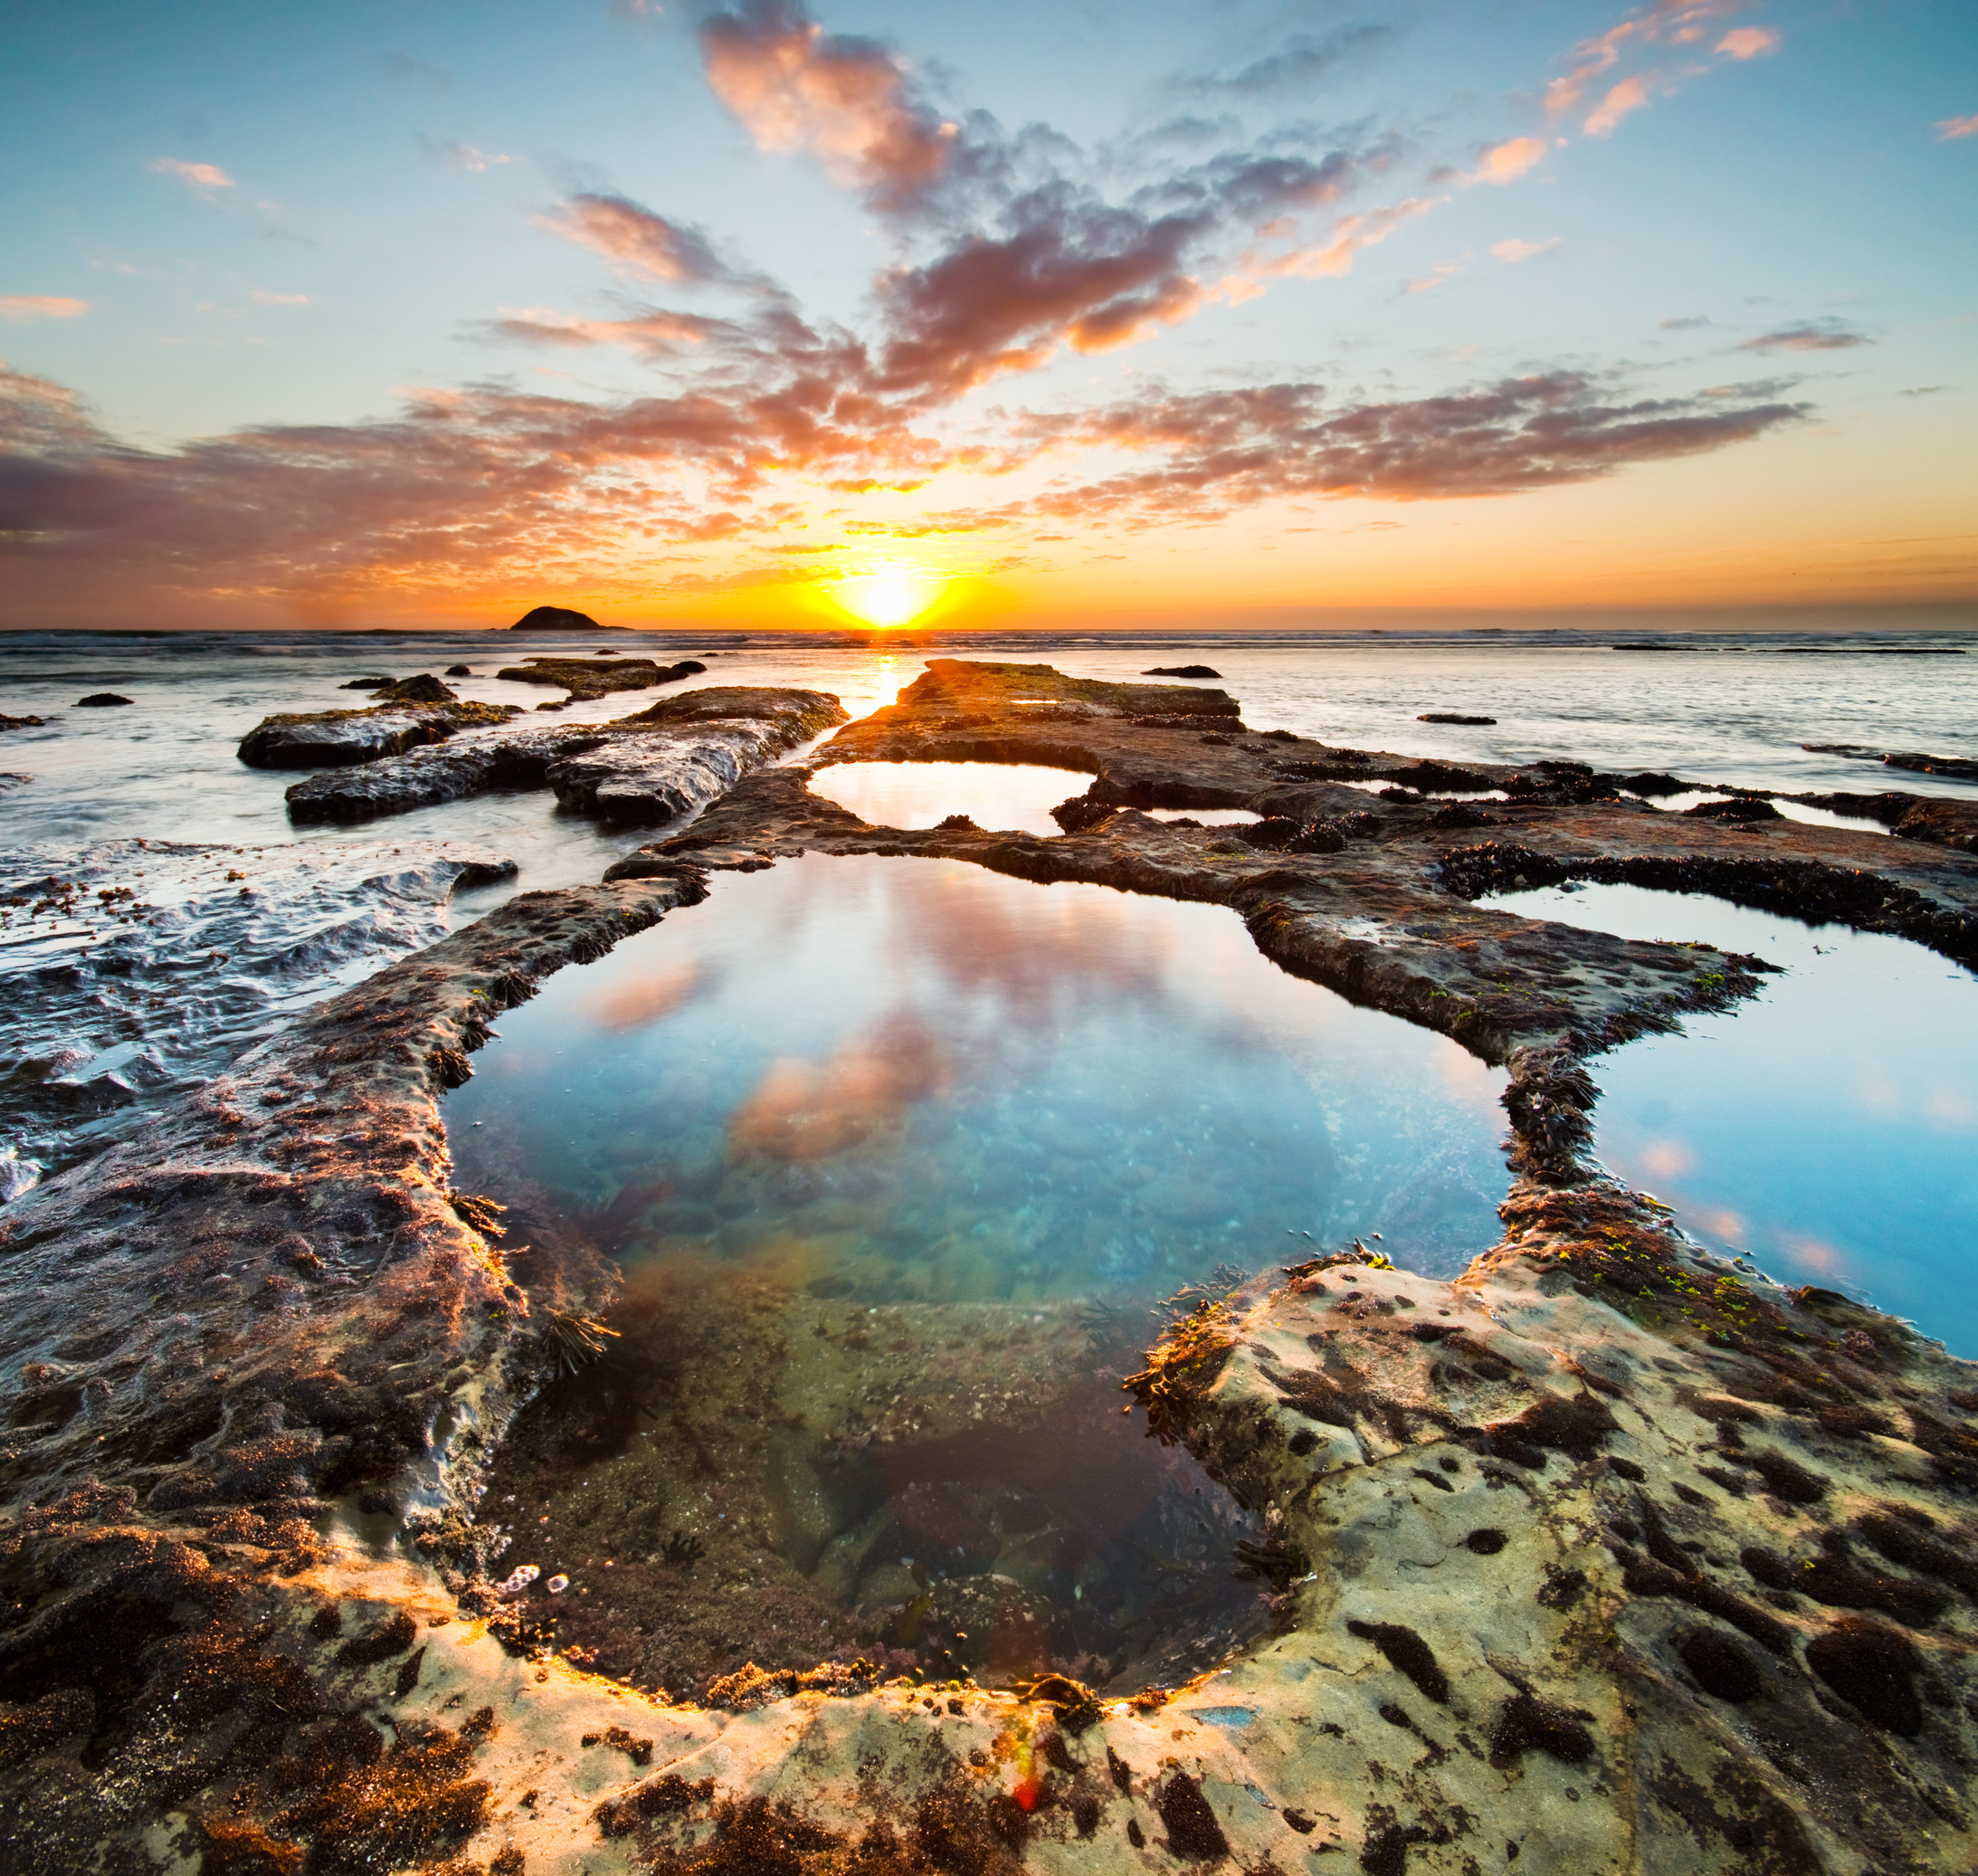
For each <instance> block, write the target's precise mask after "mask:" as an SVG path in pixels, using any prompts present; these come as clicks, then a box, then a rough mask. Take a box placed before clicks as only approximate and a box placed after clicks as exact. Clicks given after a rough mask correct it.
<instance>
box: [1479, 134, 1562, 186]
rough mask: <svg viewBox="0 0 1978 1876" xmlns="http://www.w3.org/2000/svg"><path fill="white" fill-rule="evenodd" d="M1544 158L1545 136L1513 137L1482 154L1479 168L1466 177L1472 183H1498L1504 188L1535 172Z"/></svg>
mask: <svg viewBox="0 0 1978 1876" xmlns="http://www.w3.org/2000/svg"><path fill="white" fill-rule="evenodd" d="M1544 160H1545V138H1543V137H1514V138H1511V140H1510V141H1509V142H1508V143H1500V144H1498V146H1497V147H1496V148H1494V149H1488V150H1486V151H1485V152H1484V153H1483V157H1482V160H1481V161H1479V163H1478V165H1477V167H1476V168H1475V169H1474V170H1473V171H1472V172H1471V173H1470V174H1469V176H1466V177H1465V178H1464V180H1465V181H1467V182H1471V183H1495V184H1497V185H1498V186H1499V187H1502V186H1503V185H1504V184H1506V183H1513V182H1516V181H1517V179H1518V177H1519V176H1526V175H1528V174H1529V173H1530V172H1531V171H1532V170H1534V169H1536V167H1538V165H1539V164H1540V163H1542V162H1543V161H1544Z"/></svg>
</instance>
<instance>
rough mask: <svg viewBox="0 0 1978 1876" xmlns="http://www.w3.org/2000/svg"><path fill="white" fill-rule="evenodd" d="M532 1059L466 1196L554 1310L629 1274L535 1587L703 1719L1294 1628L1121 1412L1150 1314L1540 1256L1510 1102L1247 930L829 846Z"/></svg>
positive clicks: (1199, 1658)
mask: <svg viewBox="0 0 1978 1876" xmlns="http://www.w3.org/2000/svg"><path fill="white" fill-rule="evenodd" d="M1058 798H1061V796H1060V797H1058ZM500 1029H501V1034H500V1038H499V1040H498V1041H496V1042H494V1043H490V1045H489V1047H488V1048H487V1049H485V1050H484V1051H483V1052H481V1053H480V1055H479V1056H478V1057H477V1058H476V1062H475V1066H476V1074H475V1077H474V1079H473V1080H472V1081H471V1082H469V1083H468V1085H467V1086H466V1087H464V1088H462V1089H461V1090H458V1091H457V1092H455V1093H454V1094H452V1095H451V1096H450V1097H449V1098H448V1100H447V1108H446V1119H447V1124H448V1131H449V1138H450V1141H451V1143H452V1149H453V1152H454V1155H455V1159H456V1183H457V1185H458V1186H460V1187H461V1188H462V1189H465V1190H470V1191H478V1192H482V1193H486V1194H488V1195H491V1196H493V1197H494V1198H496V1199H498V1200H499V1201H500V1202H502V1203H503V1204H505V1205H509V1207H510V1208H511V1210H510V1212H509V1216H508V1218H507V1221H506V1222H507V1224H508V1225H509V1240H508V1243H509V1247H510V1248H511V1252H513V1247H517V1246H523V1245H526V1246H528V1247H529V1248H528V1250H526V1251H520V1252H514V1267H515V1269H516V1270H517V1271H518V1275H519V1276H520V1278H521V1280H522V1281H524V1282H525V1283H527V1284H528V1285H529V1287H530V1289H531V1292H532V1298H533V1300H534V1304H535V1307H536V1309H537V1311H538V1312H545V1311H547V1309H549V1308H551V1307H553V1306H554V1305H555V1302H556V1282H557V1280H556V1277H555V1275H554V1272H555V1271H556V1270H559V1269H566V1268H568V1267H569V1266H570V1265H571V1264H572V1263H573V1262H574V1263H576V1264H578V1265H581V1264H582V1263H583V1262H584V1261H585V1260H586V1259H589V1258H593V1257H602V1258H608V1259H610V1260H613V1261H614V1262H617V1263H618V1264H619V1265H620V1266H621V1268H622V1269H623V1272H624V1277H625V1283H624V1290H623V1298H622V1300H621V1301H620V1302H619V1303H618V1305H617V1306H615V1308H614V1309H613V1312H612V1314H611V1315H610V1317H609V1327H611V1328H613V1329H614V1330H616V1331H617V1332H618V1333H617V1336H616V1338H614V1339H613V1340H612V1341H611V1342H610V1344H609V1347H608V1351H607V1352H606V1353H605V1355H604V1357H603V1358H602V1359H600V1360H597V1361H595V1362H594V1363H590V1364H587V1365H585V1366H583V1367H580V1368H579V1369H578V1370H577V1371H576V1372H575V1373H574V1374H572V1375H571V1376H568V1377H567V1378H566V1379H565V1380H563V1381H561V1382H559V1383H558V1384H557V1385H556V1386H552V1387H551V1388H550V1389H549V1390H548V1391H547V1393H546V1394H545V1395H544V1396H543V1397H542V1398H540V1399H539V1400H538V1401H537V1403H536V1404H535V1405H533V1406H532V1407H531V1408H530V1409H529V1410H528V1412H527V1413H526V1414H524V1415H523V1416H522V1418H521V1419H520V1421H519V1422H518V1425H517V1428H516V1430H515V1432H514V1433H513V1434H512V1435H511V1437H510V1439H509V1442H508V1443H507V1445H506V1446H505V1448H504V1450H503V1452H502V1455H501V1457H500V1460H499V1462H498V1465H497V1468H496V1471H495V1474H494V1476H493V1480H492V1482H491V1484H490V1489H489V1492H488V1495H487V1497H486V1499H485V1500H484V1501H483V1505H482V1520H483V1523H484V1524H487V1525H490V1526H497V1527H499V1530H500V1535H501V1537H502V1538H504V1539H506V1540H507V1543H506V1547H505V1548H503V1549H502V1550H500V1551H499V1553H498V1555H497V1557H496V1570H495V1574H496V1575H498V1576H500V1575H504V1574H506V1573H507V1572H508V1571H509V1569H511V1568H513V1567H517V1566H519V1565H525V1564H535V1565H537V1566H538V1567H539V1569H540V1571H541V1576H540V1578H539V1579H538V1582H537V1585H536V1586H533V1587H532V1588H531V1589H529V1590H528V1592H527V1593H526V1595H527V1597H528V1602H529V1604H530V1605H531V1606H532V1608H533V1609H535V1610H536V1611H537V1614H536V1615H534V1616H532V1617H531V1619H532V1620H537V1619H544V1618H547V1617H548V1616H551V1615H553V1616H554V1617H555V1619H556V1633H557V1639H558V1643H559V1645H562V1646H565V1647H566V1648H575V1649H576V1650H578V1651H579V1659H589V1660H591V1661H593V1662H594V1665H595V1666H596V1667H597V1668H598V1670H599V1671H607V1672H611V1673H613V1674H617V1675H620V1676H623V1677H624V1678H628V1679H631V1680H633V1681H637V1682H639V1683H640V1684H642V1685H653V1684H659V1685H664V1686H666V1687H668V1688H669V1689H670V1690H672V1691H673V1692H675V1693H676V1694H678V1693H683V1692H697V1691H699V1690H700V1689H701V1688H702V1687H704V1686H705V1684H706V1683H707V1681H708V1680H709V1679H710V1678H711V1677H713V1676H716V1675H719V1674H725V1673H728V1672H731V1671H734V1670H735V1669H737V1668H738V1667H739V1666H740V1665H741V1664H742V1663H743V1662H747V1661H754V1662H756V1663H757V1664H758V1665H761V1666H764V1667H778V1666H796V1665H808V1664H809V1663H811V1662H816V1661H818V1660H819V1659H821V1658H823V1657H825V1656H829V1655H832V1654H838V1655H840V1656H846V1657H849V1655H851V1654H853V1653H859V1652H863V1653H865V1654H867V1655H868V1656H869V1657H870V1658H873V1659H875V1660H880V1661H881V1662H882V1663H883V1664H886V1665H888V1666H889V1667H891V1668H893V1669H895V1670H898V1669H901V1668H905V1667H908V1666H914V1667H918V1668H920V1669H922V1670H924V1671H927V1672H929V1673H931V1674H934V1675H936V1676H937V1678H946V1677H947V1676H949V1675H952V1674H956V1673H959V1672H960V1671H962V1670H963V1669H966V1670H968V1671H970V1672H973V1673H975V1674H976V1675H977V1676H978V1677H979V1678H982V1679H984V1680H985V1681H986V1680H997V1681H1007V1680H1009V1679H1011V1678H1014V1677H1016V1676H1019V1675H1021V1674H1023V1673H1028V1672H1033V1671H1039V1670H1041V1669H1042V1668H1044V1667H1047V1666H1048V1667H1054V1668H1057V1669H1060V1670H1061V1671H1067V1672H1070V1673H1073V1674H1075V1675H1077V1676H1078V1677H1079V1678H1080V1679H1082V1680H1085V1681H1090V1682H1092V1683H1094V1684H1097V1685H1105V1686H1111V1687H1114V1688H1115V1689H1117V1690H1130V1689H1131V1688H1132V1687H1135V1686H1138V1685H1143V1684H1146V1682H1148V1681H1157V1680H1167V1681H1172V1680H1174V1679H1175V1678H1177V1677H1181V1676H1185V1675H1186V1674H1188V1673H1192V1672H1194V1671H1199V1670H1200V1669H1201V1668H1203V1667H1205V1666H1208V1665H1211V1664H1212V1663H1213V1662H1215V1661H1216V1660H1218V1659H1220V1658H1221V1657H1222V1654H1224V1653H1225V1652H1227V1651H1228V1650H1229V1649H1230V1648H1231V1646H1232V1645H1234V1644H1235V1643H1237V1642H1239V1641H1241V1639H1243V1638H1244V1637H1245V1636H1247V1635H1249V1634H1251V1633H1254V1632H1255V1631H1256V1630H1257V1629H1258V1628H1259V1627H1260V1625H1261V1624H1262V1623H1263V1622H1264V1621H1265V1620H1266V1619H1267V1613H1266V1611H1265V1609H1264V1607H1263V1605H1262V1603H1261V1601H1260V1585H1259V1584H1258V1583H1257V1582H1255V1581H1244V1580H1241V1579H1240V1578H1238V1577H1237V1576H1234V1575H1233V1574H1232V1551H1233V1548H1234V1547H1235V1545H1236V1544H1237V1543H1238V1542H1239V1541H1240V1540H1242V1539H1244V1538H1255V1537H1256V1536H1257V1535H1258V1534H1259V1528H1260V1527H1259V1525H1258V1523H1257V1521H1256V1519H1254V1518H1252V1517H1251V1516H1248V1515H1246V1514H1245V1512H1244V1511H1243V1509H1241V1508H1239V1507H1237V1506H1235V1505H1233V1504H1232V1503H1231V1500H1229V1498H1228V1496H1227V1495H1226V1494H1225V1493H1223V1492H1222V1490H1220V1489H1218V1488H1217V1487H1215V1486H1214V1485H1212V1483H1210V1482H1209V1481H1207V1480H1205V1479H1204V1478H1203V1475H1202V1474H1201V1472H1200V1471H1199V1470H1198V1469H1197V1468H1196V1467H1195V1466H1194V1464H1193V1462H1192V1461H1190V1460H1188V1459H1187V1457H1186V1456H1185V1455H1184V1453H1182V1452H1179V1451H1178V1450H1173V1449H1170V1450H1164V1449H1162V1448H1161V1447H1159V1446H1158V1445H1157V1444H1155V1443H1153V1442H1151V1441H1148V1440H1146V1439H1145V1438H1143V1437H1142V1436H1141V1428H1140V1422H1139V1420H1138V1418H1137V1416H1134V1417H1130V1418H1129V1417H1128V1416H1126V1415H1124V1414H1122V1412H1121V1408H1122V1405H1123V1404H1124V1396H1123V1395H1122V1394H1121V1392H1120V1385H1119V1384H1120V1381H1121V1379H1122V1377H1123V1376H1125V1375H1127V1374H1128V1373H1130V1372H1132V1370H1133V1369H1134V1368H1135V1367H1138V1366H1139V1361H1138V1357H1139V1354H1140V1351H1141V1350H1142V1349H1143V1348H1144V1347H1146V1344H1147V1342H1148V1341H1149V1340H1150V1339H1151V1338H1152V1336H1153V1334H1154V1333H1155V1328H1156V1323H1155V1320H1154V1319H1153V1314H1152V1312H1153V1311H1154V1310H1155V1308H1156V1306H1157V1305H1159V1304H1160V1303H1161V1302H1162V1300H1164V1299H1166V1298H1168V1297H1170V1296H1172V1295H1173V1294H1174V1292H1176V1291H1178V1290H1182V1289H1183V1288H1184V1286H1188V1285H1203V1286H1207V1287H1209V1288H1211V1289H1213V1288H1216V1287H1219V1286H1227V1285H1229V1284H1231V1283H1233V1282H1235V1281H1240V1278H1241V1275H1243V1274H1251V1273H1260V1272H1266V1271H1270V1270H1271V1269H1272V1268H1273V1267H1274V1266H1275V1265H1277V1264H1279V1263H1281V1262H1292V1261H1294V1260H1295V1259H1296V1258H1297V1257H1298V1256H1302V1255H1308V1254H1309V1253H1310V1251H1311V1250H1312V1249H1313V1248H1315V1247H1323V1248H1332V1247H1333V1246H1335V1245H1336V1244H1337V1243H1339V1242H1341V1241H1342V1240H1343V1239H1346V1238H1348V1237H1350V1236H1352V1235H1354V1234H1355V1233H1361V1234H1365V1233H1372V1232H1379V1233H1382V1234H1383V1244H1384V1248H1385V1249H1386V1250H1387V1251H1389V1252H1391V1253H1392V1254H1393V1257H1394V1259H1395V1261H1396V1262H1398V1263H1400V1264H1402V1265H1403V1267H1404V1268H1411V1269H1419V1270H1422V1271H1433V1272H1441V1273H1444V1274H1447V1273H1452V1272H1453V1271H1457V1270H1459V1269H1460V1268H1461V1266H1462V1265H1463V1264H1464V1263H1465V1262H1467V1261H1468V1260H1469V1258H1470V1257H1471V1256H1472V1255H1474V1254H1475V1253H1476V1252H1478V1251H1479V1250H1480V1249H1482V1248H1484V1247H1485V1246H1487V1245H1488V1244H1489V1243H1492V1242H1494V1241H1495V1239H1496V1237H1497V1236H1498V1223H1497V1219H1496V1216H1495V1207H1496V1205H1497V1203H1498V1200H1499V1198H1501V1196H1502V1193H1503V1188H1504V1183H1505V1174H1504V1169H1503V1165H1502V1160H1501V1157H1500V1155H1499V1145H1498V1143H1499V1140H1500V1138H1501V1135H1502V1131H1503V1127H1502V1117H1501V1110H1500V1109H1499V1108H1498V1093H1499V1092H1500V1090H1501V1088H1502V1085H1503V1077H1502V1075H1501V1073H1499V1072H1498V1071H1491V1070H1488V1069H1486V1068H1485V1067H1484V1066H1483V1065H1482V1064H1480V1063H1479V1062H1475V1061H1474V1060H1473V1059H1472V1058H1470V1057H1469V1056H1468V1055H1466V1054H1464V1053H1463V1052H1461V1051H1460V1050H1459V1049H1458V1048H1457V1047H1456V1046H1455V1045H1454V1044H1453V1043H1449V1042H1447V1041H1444V1040H1443V1039H1441V1038H1439V1037H1436V1036H1433V1035H1431V1034H1428V1033H1424V1032H1422V1031H1419V1030H1416V1029H1412V1028H1411V1027H1409V1026H1408V1025H1406V1024H1403V1023H1401V1022H1400V1021H1398V1020H1396V1019H1394V1018H1393V1017H1389V1016H1385V1015H1383V1014H1379V1013H1376V1012H1372V1011H1365V1010H1360V1009H1356V1008H1355V1007H1354V1006H1352V1005H1349V1004H1347V1003H1346V1002H1345V1001H1344V1000H1343V999H1341V998H1339V997H1337V996H1336V995H1333V994H1332V993H1330V992H1328V991H1326V990H1323V989H1321V988H1319V987H1318V986H1315V985H1310V984H1307V983H1303V982H1301V981H1299V980H1297V979H1295V978H1291V977H1289V976H1285V975H1284V974H1283V973H1281V972H1280V971H1279V970H1278V969H1277V967H1275V966H1273V965H1271V964H1270V963H1269V962H1268V961H1267V960H1266V959H1264V958H1263V957H1260V955H1259V954H1258V953H1257V951H1256V950H1255V948H1253V946H1252V945H1251V939H1250V937H1249V934H1248V933H1247V932H1246V931H1245V929H1244V928H1243V926H1242V924H1241V920H1240V919H1237V918H1236V917H1235V916H1234V915H1233V914H1231V913H1230V912H1228V911H1226V910H1223V909H1218V908H1213V907H1207V906H1199V905H1185V904H1178V903H1173V902H1169V901H1165V900H1150V899H1139V898H1133V897H1129V896H1127V895H1125V894H1121V893H1118V892H1115V891H1112V890H1108V889H1107V888H1103V887H1098V886H1086V885H1059V886H1051V887H1041V886H1037V885H1033V884H1031V883H1029V882H1026V881H1016V880H1010V879H1005V878H1003V877H1000V876H998V875H995V874H993V873H989V872H986V871H983V870H981V869H979V868H975V867H971V866H968V865H965V864H963V863H960V862H944V861H933V860H911V859H897V858H877V857H870V858H855V859H837V858H827V857H823V856H817V855H813V856H811V857H808V858H805V859H803V860H799V861H795V862H783V863H781V864H779V865H777V866H776V867H775V868H774V869H772V870H770V871H764V872H759V873H755V874H747V875H745V874H734V873H730V874H723V875H718V876H717V878H716V880H715V881H714V883H713V892H712V896H711V897H710V899H709V900H708V901H707V902H706V903H705V904H703V905H700V906H698V907H695V908H692V909H688V910H684V911H680V912H676V913H674V914H672V915H670V917H669V918H668V919H666V920H665V921H664V922H663V923H662V924H661V925H660V926H659V927H657V928H655V929H653V930H651V931H650V932H647V933H644V934H642V936H640V937H638V938H632V939H630V940H628V941H627V942H626V943H625V944H623V945H622V946H621V947H620V948H618V949H617V950H616V951H614V952H613V954H612V955H611V956H610V957H607V958H605V959H604V960H602V961H601V962H599V963H597V964H595V965H592V966H589V967H585V968H581V969H572V970H567V971H565V972H563V973H561V974H559V975H558V976H555V977H553V978H551V979H549V980H548V982H547V984H546V985H545V986H544V989H543V994H542V995H540V996H538V997H537V999H536V1000H535V1001H534V1002H532V1003H530V1004H528V1005H525V1006H523V1007H522V1008H519V1009H517V1010H514V1011H511V1012H509V1013H508V1014H506V1015H504V1016H503V1017H502V1019H501V1024H500ZM1306 1233H1309V1234H1310V1237H1309V1241H1308V1238H1307V1236H1306ZM532 1260H533V1262H532ZM1258 1509H1261V1508H1258ZM555 1576H567V1577H568V1578H569V1584H568V1586H567V1587H566V1588H565V1589H564V1590H563V1591H562V1592H561V1593H560V1596H559V1597H558V1598H557V1599H556V1600H555V1601H554V1602H552V1600H551V1598H550V1597H549V1596H548V1595H547V1591H546V1590H545V1589H544V1588H543V1585H546V1584H547V1582H549V1581H550V1580H552V1579H553V1578H554V1577H555Z"/></svg>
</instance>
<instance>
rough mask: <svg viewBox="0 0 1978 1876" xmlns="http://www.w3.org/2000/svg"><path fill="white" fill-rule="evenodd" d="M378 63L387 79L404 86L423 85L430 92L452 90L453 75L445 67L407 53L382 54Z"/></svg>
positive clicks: (379, 55)
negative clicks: (430, 63) (431, 63)
mask: <svg viewBox="0 0 1978 1876" xmlns="http://www.w3.org/2000/svg"><path fill="white" fill-rule="evenodd" d="M377 62H378V64H379V66H380V68H381V69H382V70H383V71H384V73H385V77H386V78H388V79H391V80H392V81H394V82H395V83H398V84H402V85H423V86H424V87H425V88H426V90H429V91H445V90H452V84H453V74H452V72H451V71H447V70H446V69H445V68H444V67H443V66H440V65H429V64H427V63H426V62H425V61H424V60H423V59H414V58H413V57H412V56H411V55H410V54H409V53H406V52H380V53H379V54H378V57H377Z"/></svg>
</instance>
